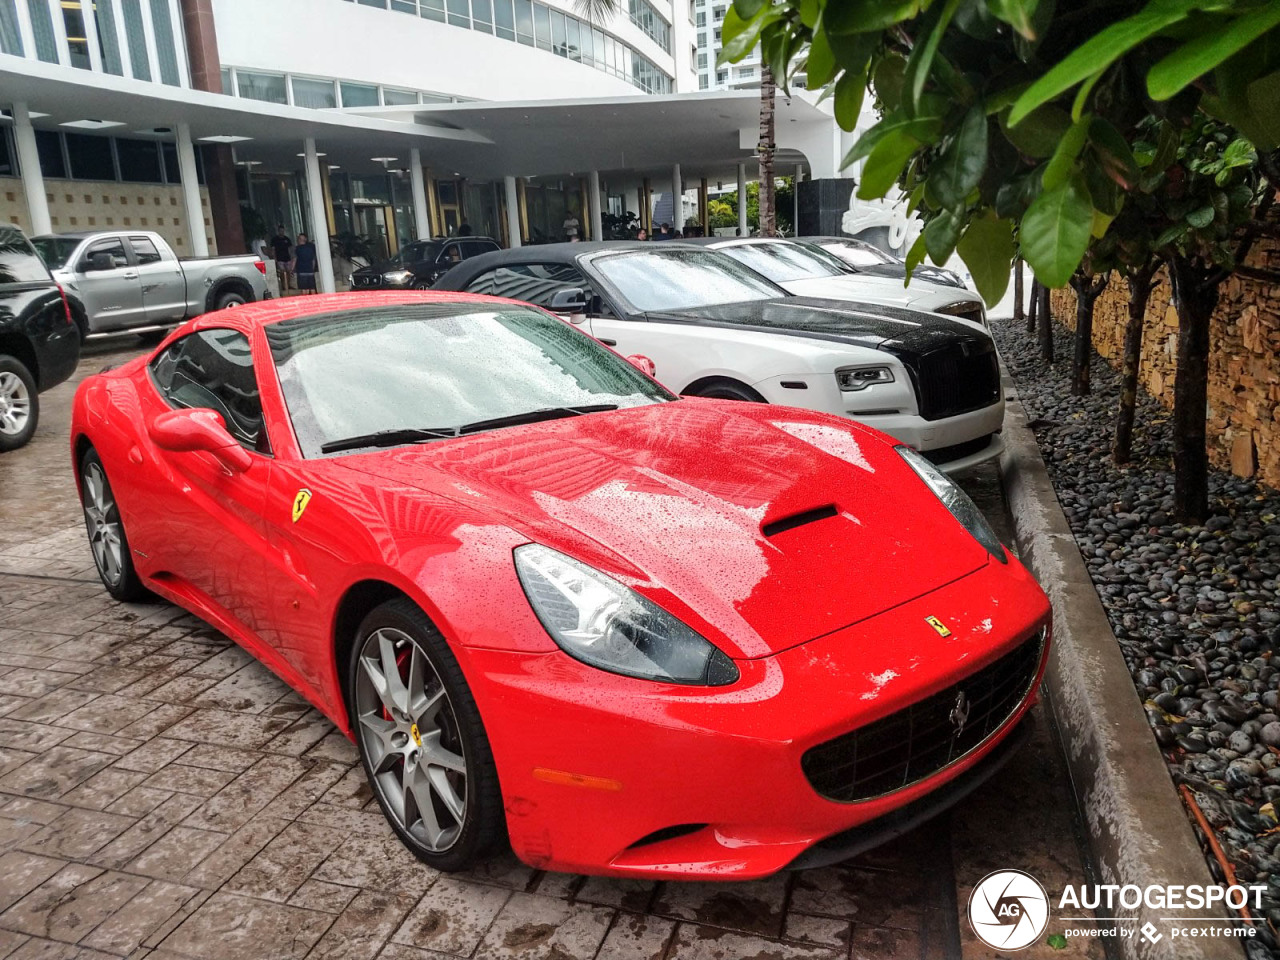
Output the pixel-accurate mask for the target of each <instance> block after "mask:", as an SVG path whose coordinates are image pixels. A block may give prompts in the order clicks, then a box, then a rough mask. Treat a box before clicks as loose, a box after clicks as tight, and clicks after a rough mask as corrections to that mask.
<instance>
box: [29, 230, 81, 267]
mask: <svg viewBox="0 0 1280 960" xmlns="http://www.w3.org/2000/svg"><path fill="white" fill-rule="evenodd" d="M31 245H32V246H33V247H35V248H36V253H38V254H40V259H41V260H43V261H44V262H45V264H46V266H48V268H49V269H50V270H60V269H62V268H63V267H65V266H66V265H67V260H68V259H70V257H71V255H72V254H73V253H75V252H76V247H78V246H80V241H79V240H77V239H75V238H74V237H33V238H32V240H31Z"/></svg>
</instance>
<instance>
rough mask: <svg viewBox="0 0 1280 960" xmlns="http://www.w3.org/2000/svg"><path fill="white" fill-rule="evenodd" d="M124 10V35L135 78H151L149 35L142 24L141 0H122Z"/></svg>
mask: <svg viewBox="0 0 1280 960" xmlns="http://www.w3.org/2000/svg"><path fill="white" fill-rule="evenodd" d="M120 3H121V7H122V9H123V11H124V35H125V39H126V40H127V41H128V44H129V65H130V66H131V67H132V68H133V79H135V80H150V79H151V62H150V60H149V59H148V57H147V35H146V32H145V31H144V29H143V26H142V3H141V0H120Z"/></svg>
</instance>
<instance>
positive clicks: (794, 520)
mask: <svg viewBox="0 0 1280 960" xmlns="http://www.w3.org/2000/svg"><path fill="white" fill-rule="evenodd" d="M839 514H840V511H838V510H837V509H836V505H835V504H834V503H828V504H827V505H826V506H823V507H814V508H813V509H812V510H804V511H802V512H800V513H793V514H791V516H789V517H782V518H781V519H778V520H772V521H770V522H769V523H766V524H765V525H764V526H762V527H761V528H760V532H761V533H763V534H764V535H765V536H766V537H774V536H777V535H778V534H780V533H782V532H783V531H785V530H794V529H795V528H796V527H803V526H804V525H805V524H806V523H816V522H817V521H819V520H825V519H827V518H828V517H835V516H839Z"/></svg>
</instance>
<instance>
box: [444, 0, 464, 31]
mask: <svg viewBox="0 0 1280 960" xmlns="http://www.w3.org/2000/svg"><path fill="white" fill-rule="evenodd" d="M444 8H445V12H446V13H448V15H449V23H450V24H451V25H452V26H455V27H468V28H469V27H470V26H471V7H470V5H469V4H468V3H467V0H445V4H444Z"/></svg>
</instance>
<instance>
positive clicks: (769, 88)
mask: <svg viewBox="0 0 1280 960" xmlns="http://www.w3.org/2000/svg"><path fill="white" fill-rule="evenodd" d="M777 93H778V85H777V84H776V83H774V80H773V70H771V69H770V68H769V65H768V64H764V65H763V66H762V68H761V70H760V142H759V143H758V144H757V145H756V152H757V153H758V154H759V155H760V236H762V237H776V236H777V235H778V211H777V204H776V203H775V202H774V201H775V197H776V195H775V191H774V182H773V154H774V151H775V150H776V149H777V145H776V144H775V143H774V142H773V138H774V126H775V124H774V105H775V100H776V98H777Z"/></svg>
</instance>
